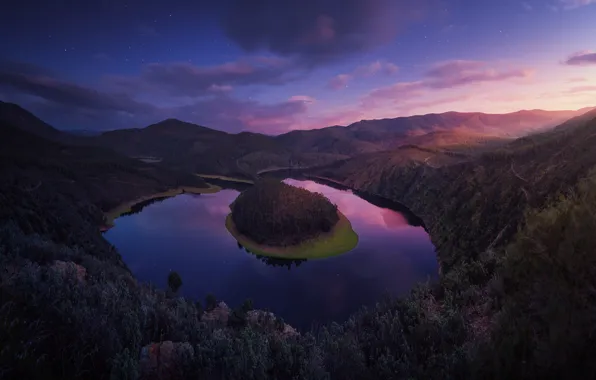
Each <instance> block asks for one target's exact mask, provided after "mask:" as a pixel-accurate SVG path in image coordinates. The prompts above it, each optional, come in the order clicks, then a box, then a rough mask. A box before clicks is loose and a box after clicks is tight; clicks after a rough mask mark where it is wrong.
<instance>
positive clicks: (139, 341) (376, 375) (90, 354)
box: [0, 119, 596, 380]
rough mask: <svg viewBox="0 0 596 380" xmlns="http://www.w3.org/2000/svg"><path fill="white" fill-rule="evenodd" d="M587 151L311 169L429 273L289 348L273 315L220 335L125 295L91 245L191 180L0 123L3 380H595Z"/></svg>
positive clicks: (178, 311)
mask: <svg viewBox="0 0 596 380" xmlns="http://www.w3.org/2000/svg"><path fill="white" fill-rule="evenodd" d="M595 139H596V119H594V120H589V121H587V122H585V123H583V124H581V123H580V124H578V125H575V126H574V128H570V129H563V130H561V129H555V130H553V131H551V132H548V133H544V134H540V135H535V136H532V137H531V138H524V139H519V140H516V141H514V142H512V143H510V144H508V145H507V146H505V147H502V148H499V149H497V150H494V151H491V152H488V153H485V154H483V155H481V156H480V157H469V156H462V155H453V154H448V153H445V152H441V151H437V150H432V149H427V148H421V147H417V146H405V147H400V148H399V149H397V150H395V151H389V152H373V153H369V154H366V155H364V156H362V157H363V158H357V159H350V160H347V161H346V162H345V163H342V164H337V165H336V166H335V168H334V170H322V171H320V172H317V173H318V174H320V175H325V176H329V177H333V178H335V179H337V180H340V181H342V182H344V183H346V184H349V185H351V186H354V187H359V188H361V189H363V190H366V191H369V192H375V193H379V194H382V195H384V196H386V197H389V198H392V199H395V200H398V201H402V202H404V203H406V204H407V205H408V206H410V207H411V208H412V209H413V210H414V211H415V212H417V213H418V215H420V216H422V217H423V218H424V221H425V224H426V226H427V227H428V229H429V231H430V233H431V237H432V239H433V241H434V242H435V243H436V245H437V249H438V252H437V254H438V257H439V259H440V261H441V267H442V276H441V278H440V282H439V283H438V284H426V285H421V286H419V287H417V288H416V289H414V290H413V291H412V293H411V294H410V295H409V296H407V297H404V298H401V299H390V300H385V301H383V302H380V303H379V304H377V305H376V306H375V307H373V308H369V309H366V310H362V311H361V312H359V313H356V314H355V315H354V316H352V317H351V318H350V319H349V320H348V321H345V322H343V323H341V324H332V325H330V326H323V327H321V328H320V329H317V330H315V331H311V332H309V333H303V334H300V335H296V334H290V335H288V334H286V332H287V328H286V326H285V325H284V324H283V321H282V320H280V319H275V317H274V316H273V317H269V316H268V317H263V316H264V315H265V314H258V315H260V316H261V317H260V318H255V319H257V323H253V322H249V319H250V317H249V316H250V315H251V314H249V313H248V312H247V311H246V309H247V308H249V306H247V307H244V308H237V309H235V310H234V311H233V312H231V311H230V310H229V309H228V311H227V313H228V314H227V315H226V318H227V317H229V319H228V321H227V322H222V321H218V320H217V318H214V317H213V314H220V313H223V312H225V308H224V307H221V306H218V307H217V310H210V311H209V312H208V313H203V312H202V309H201V305H200V304H197V303H196V302H194V301H190V300H185V299H182V298H177V297H176V296H175V295H173V294H170V293H166V292H163V291H160V290H156V289H152V288H151V287H148V286H145V285H143V284H139V283H137V282H136V281H135V280H134V278H132V277H131V276H130V274H129V273H128V272H127V270H126V268H125V266H124V264H122V262H121V260H120V259H119V256H118V254H117V252H116V251H115V250H114V249H113V247H111V246H110V245H109V244H108V243H107V242H106V241H105V240H104V239H103V238H102V237H101V235H100V234H99V232H98V230H97V226H98V224H99V223H100V222H101V219H102V213H101V212H100V208H101V207H103V206H101V205H107V206H109V205H111V204H115V203H117V202H119V201H120V200H121V199H123V198H125V197H136V196H137V194H141V193H143V192H145V191H154V190H160V189H163V188H164V187H169V186H174V185H176V184H180V183H185V184H186V183H187V182H186V181H199V182H195V183H193V185H200V184H201V182H200V180H199V179H197V178H196V176H192V175H186V174H184V173H180V172H172V171H171V170H168V169H166V168H164V167H162V166H161V165H159V164H152V165H149V164H144V163H142V162H139V161H137V160H132V159H129V158H123V157H120V156H118V155H117V154H114V153H113V152H110V151H107V150H105V149H93V148H89V147H87V148H84V147H83V148H82V147H78V146H72V145H68V144H63V143H56V142H52V141H49V140H47V139H44V138H42V137H39V136H35V135H32V134H31V133H29V132H27V131H26V129H25V128H20V126H19V125H5V124H4V125H1V127H0V175H1V176H2V179H3V181H1V182H0V291H1V294H2V297H1V298H0V342H2V345H1V347H0V371H1V372H0V375H1V377H3V378H26V379H44V380H45V379H64V378H68V379H105V378H117V379H120V378H139V377H141V378H171V379H178V378H200V379H219V378H227V379H230V380H235V379H267V378H272V379H276V380H277V379H281V380H286V379H287V380H290V379H296V378H303V379H315V380H323V379H325V380H329V379H342V380H367V379H395V378H416V379H417V378H424V379H462V378H463V379H502V378H515V379H516V378H526V379H541V378H579V377H580V375H581V376H583V377H587V378H591V377H594V375H595V374H596V365H595V364H594V361H593V360H592V357H591V355H590V353H591V350H590V349H591V348H592V347H594V344H596V341H595V338H594V334H593V327H594V324H595V323H596V321H595V320H594V315H595V314H594V306H593V305H594V302H593V300H594V296H595V294H594V289H596V274H595V273H594V268H595V265H594V264H595V263H594V260H595V256H594V254H593V252H595V251H596V238H595V236H596V235H594V228H596V219H595V218H594V214H593V212H592V210H593V209H595V208H596V190H595V189H596V186H595V184H596V172H595V171H594V166H595V165H596V151H594V149H593V146H594V140H595ZM428 155H431V159H429V160H427V158H428ZM364 168H367V169H369V170H368V171H363V169H364ZM361 173H364V175H363V174H361ZM584 177H585V179H582V178H584ZM103 185H105V187H104V186H103ZM558 193H564V194H567V195H566V196H565V197H563V198H562V199H559V198H558V197H557V194H558ZM524 211H526V214H525V215H524ZM516 232H517V233H516ZM211 303H212V302H210V303H209V304H211ZM211 307H213V305H211ZM252 315H254V314H252ZM258 320H260V322H258ZM266 321H269V322H266ZM139 358H140V359H139Z"/></svg>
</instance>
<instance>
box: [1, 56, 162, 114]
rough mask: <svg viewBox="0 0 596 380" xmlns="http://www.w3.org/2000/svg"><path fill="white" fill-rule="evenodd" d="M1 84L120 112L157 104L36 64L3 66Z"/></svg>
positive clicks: (72, 103)
mask: <svg viewBox="0 0 596 380" xmlns="http://www.w3.org/2000/svg"><path fill="white" fill-rule="evenodd" d="M0 86H5V87H10V88H12V89H14V90H17V91H19V92H22V93H26V94H29V95H34V96H37V97H40V98H43V99H46V100H48V101H51V102H54V103H57V104H63V105H69V106H73V107H79V108H87V109H92V110H102V111H117V112H128V113H137V112H147V111H150V110H152V109H153V106H151V105H149V104H146V103H141V102H137V101H135V100H134V99H132V98H131V97H129V96H127V95H123V94H106V93H102V92H99V91H96V90H93V89H91V88H88V87H83V86H79V85H77V84H74V83H69V82H65V81H62V80H60V79H56V78H54V77H51V76H49V75H47V73H46V72H45V70H43V69H40V68H39V69H38V68H35V67H34V66H32V65H24V66H23V67H22V68H20V67H10V65H0Z"/></svg>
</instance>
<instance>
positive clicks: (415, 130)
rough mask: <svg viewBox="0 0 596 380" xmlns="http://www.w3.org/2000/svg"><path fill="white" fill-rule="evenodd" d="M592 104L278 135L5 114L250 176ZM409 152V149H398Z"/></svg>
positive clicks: (471, 133) (462, 144)
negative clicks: (81, 123) (66, 125)
mask: <svg viewBox="0 0 596 380" xmlns="http://www.w3.org/2000/svg"><path fill="white" fill-rule="evenodd" d="M590 110H592V109H591V108H585V109H581V110H576V111H543V110H524V111H518V112H513V113H507V114H485V113H459V112H447V113H442V114H428V115H418V116H409V117H398V118H394V119H381V120H362V121H359V122H357V123H354V124H351V125H348V126H346V127H342V126H333V127H327V128H321V129H313V130H294V131H291V132H288V133H285V134H282V135H278V136H268V135H263V134H259V133H253V132H242V133H238V134H231V133H226V132H223V131H219V130H215V129H211V128H207V127H204V126H199V125H196V124H191V123H187V122H183V121H180V120H176V119H167V120H164V121H162V122H159V123H156V124H153V125H150V126H148V127H146V128H140V129H121V130H114V131H109V132H104V133H100V134H97V133H93V131H84V130H78V131H67V132H68V133H66V132H60V131H57V130H56V129H54V128H52V127H51V126H49V125H48V124H46V123H45V122H43V121H42V120H40V119H38V118H37V117H35V116H34V115H33V114H31V113H30V112H28V111H26V110H24V109H23V108H21V107H19V106H17V105H15V104H10V103H0V121H13V122H19V124H20V125H23V126H25V127H24V128H27V130H28V132H31V133H34V134H37V135H38V136H41V137H44V138H47V139H50V140H54V141H61V142H67V143H77V144H85V145H88V144H94V145H100V146H102V147H105V148H109V149H113V150H115V151H117V152H119V153H121V154H124V155H127V156H131V157H137V158H139V157H154V158H158V159H160V160H161V161H163V163H164V164H166V165H170V166H172V167H175V168H178V169H183V170H186V171H192V172H196V173H205V174H222V175H228V176H238V177H251V176H254V175H255V174H256V173H258V172H260V171H264V170H269V169H276V168H285V167H288V166H292V167H314V166H321V165H327V164H330V163H333V162H337V161H341V160H345V159H348V158H351V157H355V156H357V155H360V154H370V153H375V152H387V151H393V150H395V149H398V148H400V147H402V146H405V145H415V146H419V147H422V148H429V149H435V150H439V151H445V150H449V151H463V152H468V153H469V152H471V151H476V150H478V149H482V148H485V147H493V146H495V145H499V144H503V143H506V142H508V141H510V140H511V139H513V138H516V137H520V136H523V135H526V134H530V133H535V132H540V131H544V130H548V129H549V128H554V127H555V126H557V125H559V124H561V123H563V122H565V121H567V120H569V119H572V118H574V117H581V115H583V114H585V113H586V112H588V111H590ZM399 153H400V154H403V153H404V151H403V150H401V152H399Z"/></svg>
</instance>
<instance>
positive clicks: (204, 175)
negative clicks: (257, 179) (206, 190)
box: [197, 174, 254, 185]
mask: <svg viewBox="0 0 596 380" xmlns="http://www.w3.org/2000/svg"><path fill="white" fill-rule="evenodd" d="M197 176H199V177H201V178H203V179H205V180H209V179H218V180H221V181H228V182H240V183H249V184H251V185H252V184H254V181H251V180H250V179H244V178H234V177H227V176H224V175H216V174H197Z"/></svg>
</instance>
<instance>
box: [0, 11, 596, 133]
mask: <svg viewBox="0 0 596 380" xmlns="http://www.w3.org/2000/svg"><path fill="white" fill-rule="evenodd" d="M594 20H596V0H527V1H517V0H195V1H186V0H167V1H166V0H163V1H162V0H153V1H151V0H148V1H142V0H129V1H127V0H87V1H76V0H55V1H45V0H44V1H33V0H19V1H15V2H13V3H12V4H11V7H10V8H9V9H8V10H6V9H3V11H2V12H1V13H0V35H1V36H2V44H0V100H3V101H8V102H13V103H17V104H19V105H21V106H23V107H25V108H26V109H28V110H30V111H31V112H33V113H35V114H36V115H37V116H39V117H40V118H42V119H43V120H45V121H47V122H49V123H50V124H52V125H53V126H55V127H56V128H60V129H81V130H89V129H92V130H111V129H118V128H139V127H144V126H147V125H149V124H152V123H156V122H159V121H161V120H164V119H167V118H177V119H181V120H184V121H189V122H193V123H197V124H200V125H204V126H207V127H211V128H215V129H220V130H225V131H228V132H234V133H236V132H241V131H254V132H261V133H266V134H279V133H284V132H287V131H289V130H292V129H312V128H323V127H326V126H331V125H348V124H350V123H353V122H356V121H358V120H361V119H380V118H392V117H398V116H408V115H413V114H426V113H437V112H447V111H460V112H488V113H504V112H513V111H517V110H520V109H547V110H559V109H579V108H582V107H587V106H594V105H596V22H594Z"/></svg>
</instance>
